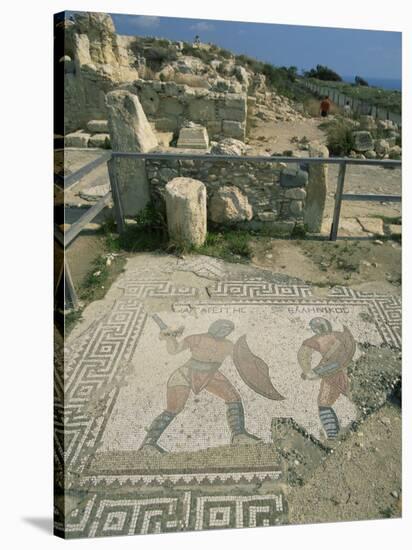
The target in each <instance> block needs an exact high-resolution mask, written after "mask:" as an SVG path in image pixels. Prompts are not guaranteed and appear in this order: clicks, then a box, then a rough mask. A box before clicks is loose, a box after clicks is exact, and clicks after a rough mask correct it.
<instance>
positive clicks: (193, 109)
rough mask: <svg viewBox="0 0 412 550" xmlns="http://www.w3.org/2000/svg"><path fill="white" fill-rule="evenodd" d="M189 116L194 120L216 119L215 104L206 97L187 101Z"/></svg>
mask: <svg viewBox="0 0 412 550" xmlns="http://www.w3.org/2000/svg"><path fill="white" fill-rule="evenodd" d="M189 118H190V120H193V121H194V122H203V121H207V120H216V111H215V104H214V102H213V101H211V100H208V99H203V98H200V99H194V100H193V101H191V102H190V103H189Z"/></svg>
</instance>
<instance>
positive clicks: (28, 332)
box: [0, 0, 412, 550]
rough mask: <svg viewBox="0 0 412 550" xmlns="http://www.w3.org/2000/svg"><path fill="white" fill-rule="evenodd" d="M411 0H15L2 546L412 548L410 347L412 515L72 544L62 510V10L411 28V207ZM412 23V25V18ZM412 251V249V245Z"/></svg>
mask: <svg viewBox="0 0 412 550" xmlns="http://www.w3.org/2000/svg"><path fill="white" fill-rule="evenodd" d="M409 5H410V4H409V3H407V2H405V1H402V0H392V1H391V2H387V1H385V2H384V1H381V0H362V1H360V0H346V1H341V2H326V1H318V0H311V1H310V2H304V1H296V0H288V1H285V2H268V1H267V0H266V1H265V0H253V1H251V2H240V1H234V0H227V1H226V2H223V1H222V0H208V1H207V2H191V1H189V0H175V1H174V2H170V0H169V1H167V0H150V1H149V0H146V1H144V0H143V1H132V0H128V1H126V0H117V1H113V0H112V1H109V0H100V1H97V0H82V1H81V2H80V1H78V0H77V1H75V0H73V1H72V2H67V3H66V2H63V1H60V0H54V1H52V0H42V1H41V2H24V1H22V0H8V1H6V2H5V3H4V4H2V9H1V12H0V13H1V16H2V29H1V33H0V56H1V64H0V75H1V80H0V82H1V84H0V96H1V101H0V106H1V111H0V112H1V115H0V140H1V149H0V151H1V164H0V166H1V171H0V190H1V195H0V224H1V230H0V238H1V246H0V262H1V268H0V277H1V281H0V307H1V309H0V325H1V329H0V334H1V347H0V350H1V351H0V369H1V395H0V407H1V411H0V413H1V414H0V421H1V431H0V438H1V452H0V461H1V464H0V474H1V485H0V487H1V490H0V507H1V510H0V525H1V527H0V539H1V542H2V547H3V548H5V549H10V548H28V549H30V550H34V549H37V548H41V549H42V550H48V549H49V548H57V547H60V546H61V545H63V544H67V545H69V546H70V548H76V549H77V548H85V547H87V548H89V547H91V546H92V547H95V548H116V549H118V548H136V547H139V548H144V549H146V548H150V549H153V548H159V549H160V548H165V547H170V546H173V547H177V546H179V547H180V548H181V550H186V549H189V548H190V549H192V548H196V549H197V550H201V549H204V548H210V547H217V548H223V547H227V548H229V547H232V548H234V547H237V548H239V549H241V548H251V547H253V548H256V547H261V548H265V547H269V548H274V547H276V548H279V549H280V548H288V549H289V548H294V547H296V548H299V547H301V548H305V550H309V549H310V548H319V547H330V548H331V550H332V549H333V550H339V549H345V550H347V549H348V548H374V549H376V550H377V549H380V548H382V549H383V548H385V549H387V548H391V547H396V548H405V547H406V545H407V540H408V537H407V527H408V523H409V524H410V523H411V510H410V508H411V506H410V503H411V475H410V458H411V437H410V433H411V429H410V423H411V407H410V404H409V400H408V393H409V391H408V390H410V386H411V384H410V376H408V371H409V368H410V361H409V359H410V357H411V353H410V351H411V350H410V345H408V344H409V343H408V340H410V338H408V336H406V338H405V342H404V345H405V348H406V359H405V360H404V365H403V366H404V383H405V386H404V390H403V395H404V396H405V399H404V440H405V441H404V487H403V502H404V517H403V519H401V520H381V521H370V522H354V523H342V524H323V525H309V526H291V527H272V528H261V529H254V530H253V529H246V530H239V531H236V530H226V531H217V532H202V533H185V534H172V535H160V536H159V535H149V536H145V537H143V536H141V537H138V538H136V537H127V538H106V539H93V540H92V539H89V540H76V541H71V542H64V541H62V540H59V539H57V538H54V537H53V536H52V535H51V518H52V479H53V478H52V374H53V367H52V305H53V291H52V244H53V240H52V239H53V233H52V206H53V205H52V196H53V195H52V191H53V187H52V169H53V164H52V161H53V158H52V105H53V97H52V45H53V39H52V23H53V19H52V14H53V13H54V12H57V11H61V10H64V9H71V10H84V11H86V10H92V11H104V12H117V13H132V14H143V15H169V16H174V17H194V18H200V19H206V18H209V19H226V20H227V19H229V20H230V19H232V20H238V21H261V22H272V23H289V24H300V25H315V26H335V27H356V28H368V29H377V30H394V31H402V32H403V33H404V34H403V66H404V75H403V76H404V78H403V92H404V94H403V97H404V98H408V99H406V100H405V99H404V106H403V121H404V123H405V124H404V141H403V143H404V147H403V151H404V156H403V163H404V167H403V181H404V187H403V193H404V203H403V204H404V210H405V212H408V208H409V207H411V205H412V202H411V200H410V199H411V191H410V185H408V184H409V183H410V182H411V181H412V177H411V176H412V174H411V168H410V164H411V163H410V155H411V140H410V129H411V124H410V121H411V103H410V95H411V91H412V88H411V71H410V70H408V71H407V70H406V69H407V68H409V67H410V63H411V55H410V54H411V27H410V23H409V22H410V21H411V20H412V18H411V17H410V14H409V13H408V11H409ZM408 25H409V26H408ZM403 221H404V237H403V242H404V243H405V244H404V260H403V266H404V271H405V274H404V315H405V321H404V327H405V329H404V334H406V335H408V333H409V330H408V329H410V328H411V326H412V325H411V323H410V311H411V307H410V302H411V300H410V294H411V292H410V288H409V287H408V282H409V280H410V277H408V276H407V275H408V274H409V268H410V264H411V254H410V245H409V242H410V241H409V236H410V223H409V222H408V219H407V218H406V217H404V220H403ZM408 249H409V250H408Z"/></svg>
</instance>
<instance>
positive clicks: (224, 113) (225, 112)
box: [219, 107, 246, 122]
mask: <svg viewBox="0 0 412 550" xmlns="http://www.w3.org/2000/svg"><path fill="white" fill-rule="evenodd" d="M219 117H220V118H222V119H223V120H237V121H238V122H244V120H245V117H246V115H245V112H244V111H242V110H240V109H230V108H228V107H224V108H221V109H219Z"/></svg>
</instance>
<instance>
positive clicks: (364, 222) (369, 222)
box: [357, 217, 385, 237]
mask: <svg viewBox="0 0 412 550" xmlns="http://www.w3.org/2000/svg"><path fill="white" fill-rule="evenodd" d="M357 219H358V222H359V223H360V225H361V227H362V229H363V230H364V231H366V233H371V234H372V235H378V236H380V237H383V235H384V234H385V232H384V230H383V221H382V220H381V219H379V218H365V217H360V218H357Z"/></svg>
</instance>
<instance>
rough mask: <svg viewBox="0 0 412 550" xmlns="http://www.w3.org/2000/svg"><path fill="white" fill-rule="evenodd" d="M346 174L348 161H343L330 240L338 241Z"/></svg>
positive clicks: (340, 167) (340, 168)
mask: <svg viewBox="0 0 412 550" xmlns="http://www.w3.org/2000/svg"><path fill="white" fill-rule="evenodd" d="M345 174H346V162H345V161H342V163H341V164H340V166H339V174H338V183H337V187H336V194H335V209H334V211H333V222H332V227H331V230H330V237H329V240H330V241H336V238H337V235H338V228H339V217H340V209H341V206H342V195H343V187H344V185H345Z"/></svg>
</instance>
